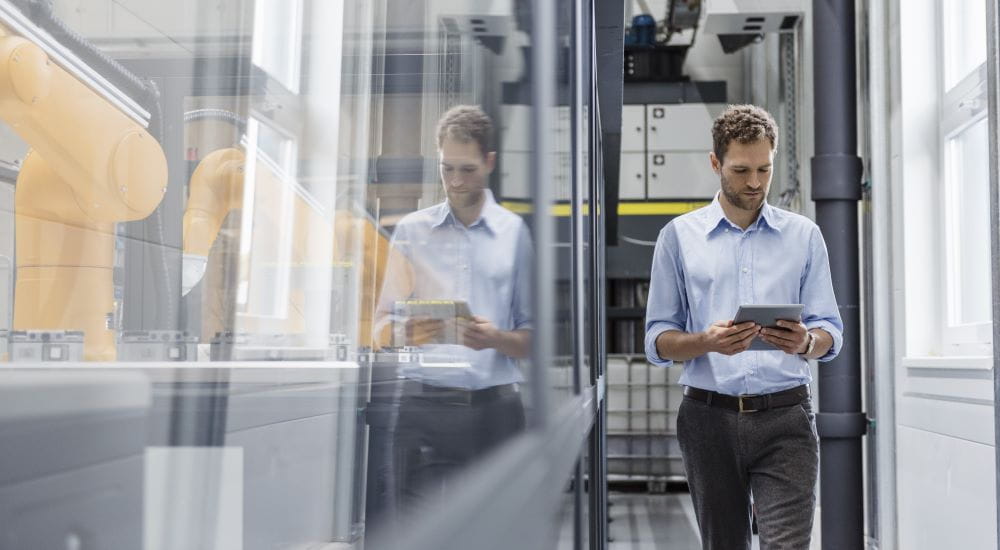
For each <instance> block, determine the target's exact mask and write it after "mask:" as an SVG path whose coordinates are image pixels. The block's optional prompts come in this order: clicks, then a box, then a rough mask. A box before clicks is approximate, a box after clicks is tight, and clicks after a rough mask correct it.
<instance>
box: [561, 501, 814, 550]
mask: <svg viewBox="0 0 1000 550" xmlns="http://www.w3.org/2000/svg"><path fill="white" fill-rule="evenodd" d="M608 501H609V502H610V503H611V507H610V508H609V509H608V517H609V519H610V520H611V521H610V524H609V531H610V539H611V540H610V541H609V542H608V550H698V549H700V548H701V539H700V537H699V536H698V527H697V523H696V520H695V517H694V508H693V507H692V505H691V497H690V496H689V495H688V494H687V493H684V492H672V493H666V494H650V493H618V492H612V493H609V495H608ZM568 509H570V508H569V507H568ZM584 522H586V518H584ZM572 537H573V528H572V515H571V514H570V513H567V514H566V515H565V516H564V517H563V529H562V532H561V536H560V541H559V544H558V546H557V548H558V549H559V550H573V543H572V540H573V538H572ZM752 542H753V547H752V548H753V550H758V549H759V548H760V546H759V543H758V540H757V537H756V536H754V537H753V541H752ZM810 546H811V548H813V549H818V548H819V510H817V511H816V521H815V522H814V524H813V540H812V544H811V545H810ZM587 547H588V546H587V545H586V544H585V545H584V548H587Z"/></svg>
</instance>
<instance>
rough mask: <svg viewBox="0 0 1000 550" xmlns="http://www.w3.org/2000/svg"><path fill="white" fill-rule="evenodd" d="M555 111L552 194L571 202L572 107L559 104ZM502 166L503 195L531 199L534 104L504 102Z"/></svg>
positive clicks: (501, 147) (500, 158)
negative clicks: (532, 113) (570, 109)
mask: <svg viewBox="0 0 1000 550" xmlns="http://www.w3.org/2000/svg"><path fill="white" fill-rule="evenodd" d="M549 112H550V113H552V116H553V117H554V118H553V121H552V138H551V139H552V142H551V143H552V146H553V150H554V155H553V158H552V159H551V162H552V181H551V182H548V184H549V185H551V186H552V197H553V199H555V200H557V201H568V200H570V196H571V186H570V183H571V181H572V177H573V157H572V155H571V154H570V148H571V143H572V139H571V136H572V133H571V130H572V127H571V124H570V122H571V121H570V114H569V107H555V108H553V109H550V110H549ZM501 113H502V116H501V119H500V135H501V136H503V137H502V138H501V142H500V151H499V158H498V159H497V160H498V163H499V169H500V195H501V197H502V198H504V199H507V200H522V201H523V200H530V199H531V198H532V197H533V196H534V195H533V193H532V191H531V190H532V185H531V157H532V155H533V154H534V153H533V152H532V150H531V106H530V105H503V106H502V108H501Z"/></svg>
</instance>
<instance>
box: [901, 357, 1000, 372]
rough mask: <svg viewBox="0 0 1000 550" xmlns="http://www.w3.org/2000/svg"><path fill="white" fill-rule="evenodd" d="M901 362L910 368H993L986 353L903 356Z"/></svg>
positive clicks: (990, 359)
mask: <svg viewBox="0 0 1000 550" xmlns="http://www.w3.org/2000/svg"><path fill="white" fill-rule="evenodd" d="M901 363H902V365H903V366H904V367H906V368H910V369H956V370H991V369H992V368H993V358H992V357H990V356H988V355H951V356H933V357H932V356H923V357H903V358H902V359H901Z"/></svg>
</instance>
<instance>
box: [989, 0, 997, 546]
mask: <svg viewBox="0 0 1000 550" xmlns="http://www.w3.org/2000/svg"><path fill="white" fill-rule="evenodd" d="M998 24H1000V6H998V4H997V0H986V35H987V43H986V74H987V78H986V82H987V86H988V99H987V102H988V104H989V108H988V117H989V152H990V158H989V174H990V246H991V251H990V252H991V253H990V257H991V270H992V272H993V273H992V279H993V418H994V421H993V424H994V426H993V429H994V433H995V438H996V444H997V445H998V446H1000V405H998V403H1000V401H998V396H1000V368H998V367H1000V135H998V130H997V124H1000V113H998V111H997V109H1000V97H998V94H1000V82H998V79H1000V30H998V28H997V25H998ZM996 464H997V471H1000V453H997V456H996ZM996 484H997V485H996V494H997V498H1000V476H997V481H996ZM996 528H997V536H998V537H1000V514H998V515H997V526H996Z"/></svg>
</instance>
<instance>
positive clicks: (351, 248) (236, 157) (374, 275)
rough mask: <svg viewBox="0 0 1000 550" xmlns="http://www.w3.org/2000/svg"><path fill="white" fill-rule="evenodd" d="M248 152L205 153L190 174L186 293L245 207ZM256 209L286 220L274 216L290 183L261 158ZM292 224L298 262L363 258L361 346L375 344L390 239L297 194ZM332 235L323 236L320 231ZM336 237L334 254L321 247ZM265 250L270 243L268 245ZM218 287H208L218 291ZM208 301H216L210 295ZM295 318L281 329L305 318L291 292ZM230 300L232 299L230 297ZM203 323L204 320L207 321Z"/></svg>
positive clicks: (366, 222) (365, 222)
mask: <svg viewBox="0 0 1000 550" xmlns="http://www.w3.org/2000/svg"><path fill="white" fill-rule="evenodd" d="M245 162H246V158H245V155H244V153H243V152H242V151H240V150H238V149H221V150H219V151H215V152H212V153H210V154H209V155H207V156H206V157H205V158H204V159H202V161H201V162H200V163H199V164H198V167H197V168H196V169H195V171H194V173H193V174H192V176H191V182H190V184H189V198H188V205H187V209H186V211H185V213H184V262H185V265H184V275H183V278H184V283H183V286H184V288H185V291H187V290H189V289H190V288H192V287H193V286H194V285H195V284H197V283H198V281H200V280H201V278H202V275H203V274H204V272H205V268H206V260H207V257H208V254H209V250H210V249H211V248H212V244H213V243H214V242H215V240H216V238H217V236H218V234H219V230H220V228H221V226H222V224H223V222H224V220H225V218H226V216H227V215H229V213H230V212H231V211H233V210H236V209H239V208H242V206H243V185H244V171H245V168H244V164H245ZM254 174H255V176H254V180H255V185H254V187H255V189H254V193H255V198H254V202H255V204H257V205H258V206H257V208H266V209H269V210H271V211H272V212H271V216H268V217H269V218H270V221H271V222H272V224H274V225H275V227H277V224H279V223H282V221H283V220H281V219H280V218H279V216H275V214H280V213H279V212H277V210H279V208H280V207H279V205H280V204H281V203H282V193H283V192H287V187H286V184H285V183H284V182H282V181H281V180H280V179H279V178H278V177H277V176H276V175H275V174H274V173H273V172H272V171H271V169H270V168H268V167H267V165H266V164H264V163H262V162H258V163H257V166H256V170H255V172H254ZM288 215H289V216H290V217H291V221H292V223H293V235H294V237H293V238H292V240H293V242H292V243H291V247H292V253H291V255H290V258H289V261H290V262H291V263H292V264H294V265H316V264H319V263H322V262H324V261H326V262H329V261H332V262H335V263H337V264H343V263H345V262H349V263H352V264H354V263H356V262H359V261H360V262H361V268H360V270H359V272H358V277H359V281H358V286H359V288H357V289H356V290H357V292H358V293H359V296H358V298H359V304H358V306H359V308H360V311H359V312H358V320H357V321H358V327H357V328H358V345H360V346H371V345H372V340H373V335H372V324H373V318H374V310H375V294H376V292H377V290H378V289H380V288H382V284H383V277H384V274H385V269H386V264H387V262H388V257H389V255H390V249H389V241H388V239H386V238H385V236H384V235H382V233H381V232H379V230H378V228H377V227H376V225H375V224H374V222H373V221H372V220H371V219H369V218H367V217H366V216H363V215H358V214H356V213H355V212H352V211H350V210H347V209H342V210H338V211H336V212H335V213H334V215H333V218H334V223H333V225H332V226H331V224H330V222H329V220H328V219H327V218H326V217H324V216H322V215H320V213H319V212H318V211H317V210H316V209H315V208H314V207H313V206H311V205H309V204H307V203H306V202H305V201H304V200H301V199H300V198H298V197H296V198H294V199H293V201H292V207H291V209H290V210H289V212H288ZM331 232H332V239H327V238H320V236H321V235H325V236H329V235H330V234H331ZM331 241H332V246H333V254H332V256H331V255H330V253H329V249H322V248H321V247H322V246H325V243H330V242H331ZM265 248H267V247H265ZM219 290H220V289H208V291H209V292H218V291H219ZM203 298H204V299H213V298H215V299H217V298H218V297H212V298H210V297H208V296H206V295H203ZM288 298H289V301H290V308H289V311H290V312H291V316H290V317H289V319H287V321H286V323H285V324H284V325H283V327H282V328H283V330H286V331H296V330H300V329H301V327H300V326H299V325H301V322H302V319H301V315H300V313H301V312H300V310H301V307H302V304H300V303H299V302H300V301H301V297H296V296H289V297H288ZM228 299H232V297H228ZM213 321H214V322H210V323H208V325H209V326H216V327H217V326H221V324H220V323H221V321H223V320H219V319H216V320H213ZM203 322H205V320H203Z"/></svg>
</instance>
